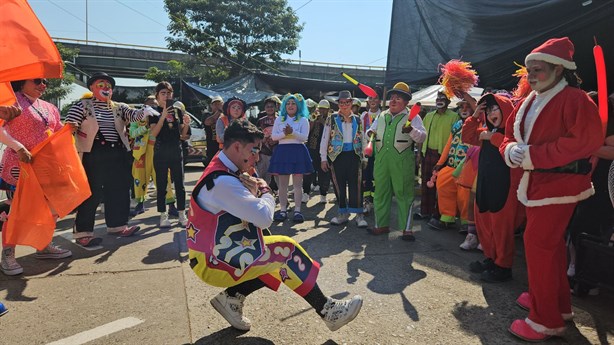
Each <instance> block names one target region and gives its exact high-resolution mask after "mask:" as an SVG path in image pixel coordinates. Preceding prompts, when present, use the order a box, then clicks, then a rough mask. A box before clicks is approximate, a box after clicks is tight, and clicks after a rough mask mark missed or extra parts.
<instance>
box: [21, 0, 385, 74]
mask: <svg viewBox="0 0 614 345" xmlns="http://www.w3.org/2000/svg"><path fill="white" fill-rule="evenodd" d="M29 3H30V6H31V7H32V9H33V10H34V12H35V13H36V15H37V16H38V18H39V19H40V21H41V22H42V23H43V25H44V26H45V28H46V29H47V31H48V32H49V34H50V35H51V37H54V38H56V37H57V38H70V39H79V40H85V39H86V23H87V24H88V25H87V27H88V30H87V39H88V40H90V41H101V42H111V43H122V44H136V45H146V46H155V47H166V42H165V40H164V39H165V37H167V36H168V32H167V29H166V28H167V26H168V23H169V19H168V14H167V13H166V10H165V9H164V2H163V1H162V0H29ZM86 3H87V16H86ZM288 4H289V5H290V7H292V8H293V9H294V10H295V12H296V14H297V15H298V16H299V22H301V23H303V24H304V29H303V31H302V32H301V39H300V42H299V47H298V50H297V51H296V52H295V53H294V54H292V55H285V56H284V58H288V59H296V60H298V59H299V50H300V58H301V60H302V61H316V62H324V63H339V64H356V65H369V66H385V65H386V56H387V53H388V38H389V36H390V17H391V11H392V0H288ZM86 17H87V20H86Z"/></svg>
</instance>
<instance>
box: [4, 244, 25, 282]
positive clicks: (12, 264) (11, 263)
mask: <svg viewBox="0 0 614 345" xmlns="http://www.w3.org/2000/svg"><path fill="white" fill-rule="evenodd" d="M0 260H2V261H1V262H0V269H2V273H4V274H6V275H7V276H16V275H18V274H22V273H23V267H21V265H20V264H19V263H17V260H15V248H14V247H6V248H4V249H2V258H1V259H0Z"/></svg>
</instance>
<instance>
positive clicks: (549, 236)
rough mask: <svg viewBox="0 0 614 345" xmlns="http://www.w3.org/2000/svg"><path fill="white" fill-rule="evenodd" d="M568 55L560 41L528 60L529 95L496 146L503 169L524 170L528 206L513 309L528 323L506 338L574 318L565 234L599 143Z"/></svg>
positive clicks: (552, 331)
mask: <svg viewBox="0 0 614 345" xmlns="http://www.w3.org/2000/svg"><path fill="white" fill-rule="evenodd" d="M573 53H574V46H573V43H572V42H571V41H570V40H569V38H567V37H563V38H553V39H550V40H548V41H546V42H545V43H544V44H542V45H541V46H539V47H537V48H535V49H533V51H531V53H530V54H529V55H527V57H526V58H525V64H526V66H527V71H528V81H529V84H530V86H531V89H532V90H533V91H532V92H531V93H530V94H529V96H527V98H525V99H524V100H523V101H522V102H521V103H519V104H518V105H517V107H516V109H514V112H513V113H512V115H511V116H510V118H509V119H508V122H507V125H506V126H505V139H504V140H503V143H501V145H500V146H499V151H500V152H501V154H502V155H503V157H504V159H505V162H506V163H507V165H508V166H510V167H512V168H516V167H520V168H522V169H523V170H524V173H523V175H522V178H521V179H520V182H519V185H518V191H517V194H518V200H519V201H520V202H521V203H522V204H524V205H525V206H526V215H527V226H526V229H525V233H524V246H525V256H526V260H527V273H528V278H529V291H528V292H525V293H523V294H521V295H520V297H519V298H518V299H517V300H516V302H517V304H518V305H520V306H522V307H523V308H524V309H526V310H529V316H528V317H527V318H526V319H519V320H515V321H514V322H513V323H512V324H511V326H510V328H509V331H510V332H511V333H512V334H514V335H515V336H517V337H519V338H521V339H524V340H529V341H543V340H545V339H547V338H549V337H551V336H557V335H561V334H562V333H563V332H564V331H565V320H570V319H571V318H573V313H572V310H571V295H570V292H569V282H568V280H567V274H566V271H567V252H566V247H565V231H566V228H567V225H568V223H569V220H570V219H571V215H572V213H573V211H574V208H575V207H576V204H577V203H578V201H580V200H584V199H586V198H588V197H590V196H591V195H593V194H594V193H595V191H594V189H593V186H592V184H591V175H590V171H591V164H590V163H589V161H588V159H589V158H590V157H591V155H592V154H593V153H594V152H595V151H597V149H599V147H600V146H601V145H603V142H604V136H603V134H604V133H603V129H602V126H601V123H600V119H599V112H598V110H597V107H596V106H595V103H593V101H592V100H591V99H590V98H589V97H588V96H587V95H586V93H585V92H584V91H582V90H581V89H580V88H579V87H578V86H579V81H578V78H577V76H576V74H575V72H574V71H575V70H576V64H575V62H574V61H573Z"/></svg>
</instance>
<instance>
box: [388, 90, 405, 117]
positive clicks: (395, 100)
mask: <svg viewBox="0 0 614 345" xmlns="http://www.w3.org/2000/svg"><path fill="white" fill-rule="evenodd" d="M408 103H409V101H406V100H405V98H403V96H401V95H399V94H397V93H393V94H392V95H391V96H390V102H389V103H388V105H389V110H390V112H391V113H392V114H394V115H396V114H398V113H400V112H402V111H403V110H404V109H405V107H407V104H408Z"/></svg>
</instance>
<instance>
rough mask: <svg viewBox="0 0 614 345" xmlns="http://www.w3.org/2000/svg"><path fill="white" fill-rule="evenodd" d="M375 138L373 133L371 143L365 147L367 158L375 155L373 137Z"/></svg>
mask: <svg viewBox="0 0 614 345" xmlns="http://www.w3.org/2000/svg"><path fill="white" fill-rule="evenodd" d="M374 136H375V134H374V133H371V135H369V143H368V144H367V147H365V156H367V157H371V156H372V155H373V137H374Z"/></svg>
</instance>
